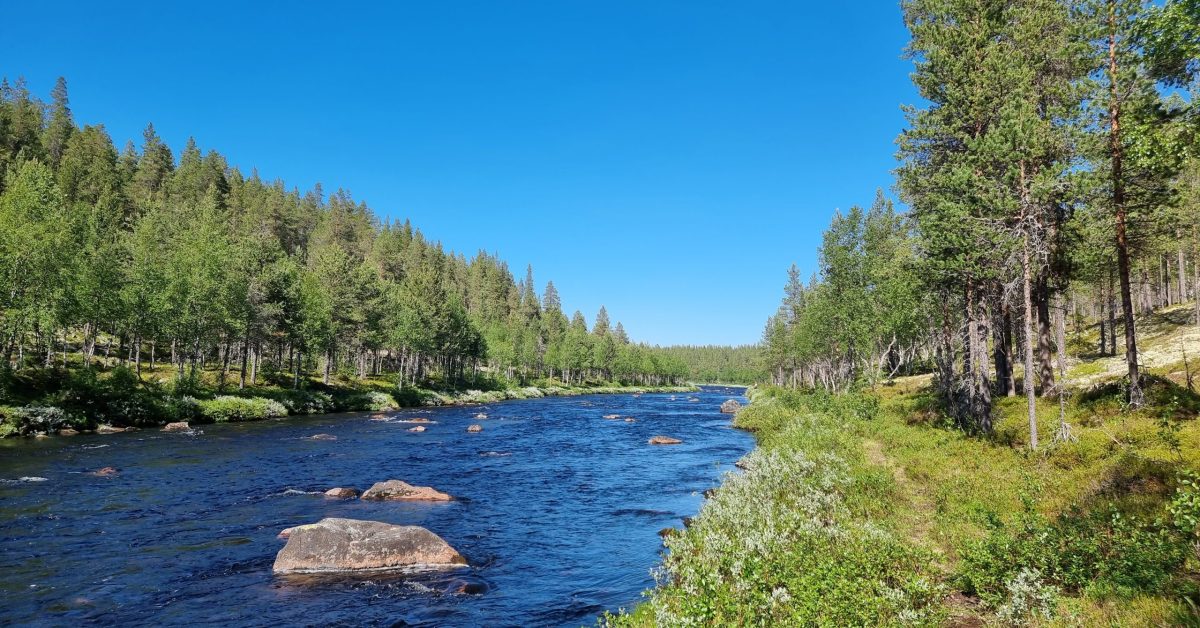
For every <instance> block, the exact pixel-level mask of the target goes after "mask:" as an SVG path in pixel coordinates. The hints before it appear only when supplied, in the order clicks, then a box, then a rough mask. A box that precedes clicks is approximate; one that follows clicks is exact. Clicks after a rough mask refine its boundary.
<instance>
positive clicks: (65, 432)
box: [58, 427, 79, 436]
mask: <svg viewBox="0 0 1200 628" xmlns="http://www.w3.org/2000/svg"><path fill="white" fill-rule="evenodd" d="M58 435H59V436H78V435H79V431H78V430H75V429H72V428H69V427H64V428H62V429H61V430H58Z"/></svg>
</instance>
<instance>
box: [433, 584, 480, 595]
mask: <svg viewBox="0 0 1200 628" xmlns="http://www.w3.org/2000/svg"><path fill="white" fill-rule="evenodd" d="M442 591H443V592H444V593H447V594H449V595H483V594H484V593H487V592H488V585H487V583H485V582H472V581H469V580H455V581H453V582H451V583H450V584H448V585H446V588H445V589H442Z"/></svg>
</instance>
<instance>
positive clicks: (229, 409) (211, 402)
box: [199, 395, 288, 423]
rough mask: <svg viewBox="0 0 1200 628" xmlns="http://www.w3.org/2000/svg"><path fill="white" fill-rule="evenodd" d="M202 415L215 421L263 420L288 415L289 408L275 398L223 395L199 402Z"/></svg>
mask: <svg viewBox="0 0 1200 628" xmlns="http://www.w3.org/2000/svg"><path fill="white" fill-rule="evenodd" d="M199 405H200V417H201V418H202V419H204V420H207V421H212V422H214V423H236V422H240V421H261V420H263V419H270V418H275V417H282V416H287V414H288V411H287V408H286V407H284V405H283V404H282V403H279V402H278V401H275V400H274V399H266V398H263V397H234V396H232V395H221V396H219V397H217V398H215V399H206V400H201V401H200V402H199Z"/></svg>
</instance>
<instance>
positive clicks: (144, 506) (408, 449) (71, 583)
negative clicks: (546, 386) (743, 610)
mask: <svg viewBox="0 0 1200 628" xmlns="http://www.w3.org/2000/svg"><path fill="white" fill-rule="evenodd" d="M742 392H743V391H742V390H741V389H731V388H720V387H706V388H705V389H704V390H703V391H702V392H700V393H696V394H690V395H689V394H676V395H668V394H646V395H641V396H634V395H589V396H583V397H559V398H545V399H532V400H525V401H509V402H503V403H496V404H489V405H485V406H472V407H451V408H437V409H421V410H404V411H400V412H394V413H388V414H389V416H393V417H395V418H396V419H404V418H412V417H427V418H429V419H431V420H433V421H436V423H433V424H430V425H429V426H428V429H427V430H426V431H425V432H422V433H412V432H409V431H407V428H409V427H411V424H407V423H399V422H386V421H372V420H370V417H369V416H368V415H367V414H344V415H327V416H320V417H308V418H291V419H286V420H280V421H266V422H260V423H244V424H224V425H205V426H199V429H197V430H196V431H195V433H192V434H187V433H164V432H159V431H155V430H142V431H138V432H132V433H126V434H115V435H107V436H100V435H80V436H74V437H60V438H49V439H43V440H36V441H35V440H8V441H2V442H0V624H4V623H15V624H39V623H41V624H53V625H69V624H76V623H84V624H110V625H111V624H120V625H130V624H156V625H161V624H207V625H281V624H287V625H330V624H343V625H363V624H368V625H401V626H405V625H411V626H510V625H511V626H578V625H581V624H591V623H594V621H595V618H596V616H597V615H599V614H600V613H602V612H604V611H606V610H616V609H618V608H621V607H625V608H629V607H632V606H634V605H636V604H637V603H638V601H639V600H640V599H641V593H642V592H643V591H644V590H646V589H648V588H649V587H651V586H653V584H654V580H653V577H652V576H651V570H652V569H653V568H654V567H655V566H656V565H657V564H658V563H659V559H660V553H661V552H662V543H661V539H660V538H659V536H658V532H659V530H660V529H662V528H664V527H672V526H674V527H680V526H681V525H682V518H683V517H685V516H690V515H693V514H695V513H696V511H697V510H698V509H699V507H700V503H701V501H702V499H703V497H702V496H701V493H702V492H703V491H704V490H705V489H707V488H710V487H712V486H715V485H716V484H717V483H718V482H719V481H720V476H721V474H722V473H724V472H725V471H727V470H729V469H731V468H732V463H733V462H734V461H736V460H737V459H738V458H740V457H741V456H742V455H743V454H745V453H746V452H748V451H749V450H750V449H751V448H752V447H753V444H754V443H753V438H752V437H751V436H750V435H748V434H746V433H744V432H741V431H739V430H735V429H733V428H731V427H730V421H729V416H728V415H722V414H720V413H719V411H718V405H719V404H720V403H721V402H722V401H724V400H725V399H728V398H739V400H741V401H743V402H744V401H745V400H744V399H740V395H741V394H742ZM690 399H698V401H690ZM481 412H482V413H486V414H487V416H488V418H487V419H482V420H481V419H476V418H474V417H475V415H476V414H477V413H481ZM606 414H620V415H622V417H624V416H630V417H633V418H635V419H636V422H626V421H624V420H606V419H604V418H603V416H604V415H606ZM472 423H478V424H480V425H482V426H483V428H484V429H483V431H482V432H481V433H474V434H471V433H467V432H466V427H467V426H468V425H470V424H472ZM318 433H323V434H331V435H334V436H336V437H337V440H309V439H307V437H309V436H312V435H314V434H318ZM657 434H662V435H667V436H673V437H676V438H680V439H682V440H683V441H684V442H683V444H681V445H673V446H652V445H648V444H646V441H647V439H649V438H650V437H651V436H653V435H657ZM102 467H115V468H117V469H118V470H119V473H117V474H116V475H113V476H110V477H98V476H95V475H92V474H91V473H90V472H91V471H94V470H96V469H99V468H102ZM387 479H400V480H404V481H407V482H409V483H411V484H416V485H422V486H433V487H434V488H437V489H439V490H441V491H445V492H447V493H450V494H451V495H454V496H456V497H457V498H458V499H457V500H456V501H454V502H449V503H411V502H410V503H402V502H366V501H361V500H357V499H354V500H333V499H327V498H325V497H324V496H323V495H321V492H322V491H324V490H325V489H327V488H331V487H337V486H347V487H355V488H357V489H359V490H364V489H366V488H367V487H369V486H370V485H371V484H373V483H375V482H378V481H382V480H387ZM323 517H348V518H354V519H368V520H374V521H384V522H388V523H395V524H404V525H420V526H424V527H426V528H429V529H430V530H431V531H433V532H435V533H437V534H438V535H440V536H442V537H443V538H444V539H446V541H447V542H449V543H450V544H451V545H452V546H454V547H455V548H456V549H458V550H459V551H460V552H461V553H462V554H463V555H464V556H466V557H467V559H468V560H469V562H470V568H468V569H463V570H458V571H455V572H446V573H439V574H421V575H408V576H396V575H393V576H379V575H373V576H372V577H370V578H354V577H342V578H325V579H317V580H312V579H309V580H297V579H294V578H293V579H288V578H280V577H275V576H273V575H272V573H271V564H272V562H273V561H274V558H275V554H276V552H277V551H278V550H279V549H280V548H281V547H282V546H283V543H284V542H283V541H280V540H278V539H277V538H276V534H277V533H278V532H279V531H280V530H281V529H283V528H286V527H289V526H294V525H298V524H303V523H313V522H316V521H318V520H319V519H321V518H323ZM464 582H465V583H469V584H471V585H472V586H471V587H469V588H470V589H473V590H475V591H482V592H478V593H457V592H454V590H455V589H457V588H459V587H460V585H461V584H463V583H464Z"/></svg>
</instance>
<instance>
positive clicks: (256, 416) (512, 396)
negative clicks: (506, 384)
mask: <svg viewBox="0 0 1200 628" xmlns="http://www.w3.org/2000/svg"><path fill="white" fill-rule="evenodd" d="M697 390H699V387H698V386H695V385H687V386H595V387H587V388H581V387H569V388H568V387H558V386H552V387H536V386H528V387H523V388H509V389H505V390H494V391H479V390H467V391H462V392H450V393H447V392H436V391H429V390H422V391H420V394H419V398H418V399H417V403H400V402H398V401H397V400H396V398H395V396H393V395H390V394H388V393H382V392H372V393H370V394H369V395H366V398H367V399H368V400H369V404H368V405H366V406H364V407H359V408H352V409H343V410H338V409H335V408H328V407H324V406H318V407H316V408H313V407H312V406H310V405H308V404H303V405H301V404H288V403H280V402H277V401H276V400H274V399H269V398H264V397H250V396H247V397H238V396H233V395H226V396H219V397H216V398H215V399H212V400H195V399H190V398H188V399H189V400H190V404H191V406H192V408H193V412H192V414H191V415H189V416H185V417H163V418H162V420H161V422H159V423H157V424H152V425H148V426H143V427H146V428H150V429H158V428H161V429H163V430H164V431H186V430H188V429H189V428H190V427H191V426H193V425H200V424H208V423H227V422H247V421H259V420H267V419H276V420H278V419H283V418H287V417H299V416H305V417H312V416H323V415H333V414H345V413H347V412H372V411H374V412H380V411H390V410H399V409H402V408H432V407H446V406H470V405H479V404H485V403H497V402H501V401H511V400H518V399H539V398H542V397H576V396H582V395H605V394H635V395H637V394H650V393H691V392H695V391H697ZM209 406H212V408H210V407H209ZM231 406H232V409H231ZM238 406H245V408H241V407H238ZM262 408H265V410H263V411H261V412H259V411H258V410H260V409H262ZM314 409H315V410H316V411H311V410H314ZM63 415H64V413H63V411H62V410H61V409H60V408H57V407H54V406H24V407H19V408H14V407H4V406H0V438H9V437H27V438H48V437H50V436H75V435H78V434H118V433H122V432H127V431H134V430H137V429H139V427H138V426H127V425H115V424H110V423H99V424H97V425H95V426H94V427H83V426H81V425H79V424H78V423H75V422H71V421H69V420H67V419H65V418H64V417H63ZM55 417H59V418H58V419H57V420H55ZM180 419H182V420H180ZM17 422H23V423H24V424H23V425H21V426H16V425H13V423H17ZM164 426H165V427H164Z"/></svg>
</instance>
